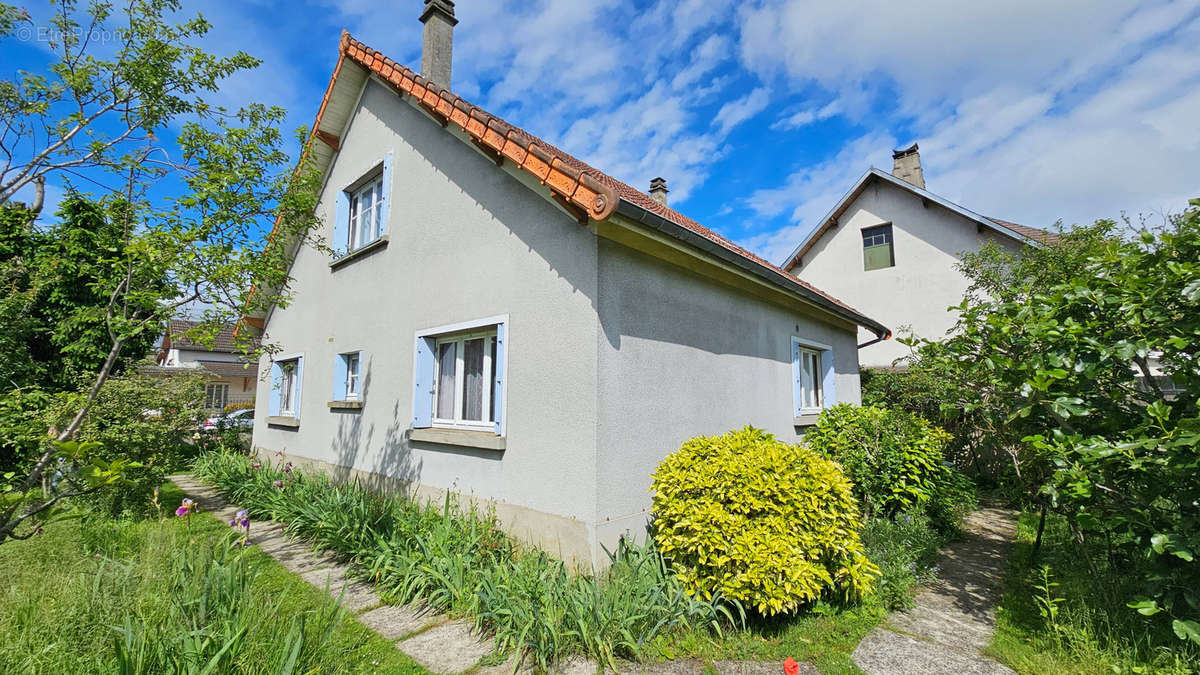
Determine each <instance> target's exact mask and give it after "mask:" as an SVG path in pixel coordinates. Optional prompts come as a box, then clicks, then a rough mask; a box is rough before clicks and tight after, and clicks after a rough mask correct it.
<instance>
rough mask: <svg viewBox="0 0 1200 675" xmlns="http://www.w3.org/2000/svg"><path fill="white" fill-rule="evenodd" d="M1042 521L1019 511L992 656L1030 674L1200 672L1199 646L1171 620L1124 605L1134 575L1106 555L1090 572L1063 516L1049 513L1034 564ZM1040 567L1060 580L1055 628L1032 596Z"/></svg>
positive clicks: (1055, 588) (1053, 595)
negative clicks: (1109, 563)
mask: <svg viewBox="0 0 1200 675" xmlns="http://www.w3.org/2000/svg"><path fill="white" fill-rule="evenodd" d="M1037 523H1038V516H1037V514H1036V513H1023V514H1021V520H1020V524H1019V527H1018V531H1017V543H1016V546H1015V547H1014V548H1013V552H1012V556H1011V558H1010V559H1009V566H1008V572H1007V574H1006V577H1005V586H1004V598H1003V600H1002V601H1001V604H1000V606H999V607H998V608H997V614H996V636H995V638H994V640H993V641H992V644H991V646H990V647H989V649H988V653H989V654H991V655H992V656H995V657H996V658H998V659H999V660H1001V661H1002V662H1004V663H1005V664H1007V665H1008V666H1010V667H1012V668H1013V669H1014V670H1016V671H1017V672H1019V673H1028V674H1029V675H1034V674H1037V675H1042V674H1047V675H1056V674H1059V673H1061V674H1063V675H1066V674H1068V673H1071V674H1075V673H1195V672H1198V671H1200V650H1197V649H1196V648H1195V647H1192V646H1189V643H1186V642H1183V641H1181V640H1179V639H1178V638H1176V637H1175V635H1174V634H1173V633H1172V632H1171V629H1170V628H1169V625H1168V622H1162V623H1157V624H1155V623H1150V622H1148V621H1146V620H1145V619H1143V618H1142V617H1141V616H1139V615H1138V614H1137V613H1136V612H1134V611H1133V610H1132V609H1129V608H1128V607H1126V606H1125V603H1126V602H1128V600H1129V599H1130V598H1131V597H1133V596H1134V595H1136V593H1137V589H1136V588H1134V587H1133V586H1132V585H1131V582H1130V579H1134V578H1136V577H1137V575H1129V574H1125V575H1122V574H1120V573H1119V572H1115V571H1111V570H1109V569H1106V566H1105V565H1104V564H1103V562H1102V560H1101V561H1096V562H1094V564H1096V566H1097V569H1096V571H1095V572H1093V570H1092V569H1091V568H1090V567H1089V566H1088V564H1087V560H1086V558H1085V556H1084V555H1082V552H1081V549H1080V548H1079V546H1078V544H1077V543H1076V542H1075V540H1074V539H1073V538H1072V536H1071V533H1070V531H1069V528H1068V527H1067V525H1066V522H1065V521H1064V520H1063V519H1062V518H1056V517H1051V518H1050V519H1048V521H1047V524H1046V532H1045V534H1044V535H1043V540H1042V551H1041V553H1040V554H1039V558H1038V561H1037V564H1036V565H1031V562H1030V556H1031V554H1032V552H1033V542H1034V539H1035V537H1036V534H1037ZM1097 557H1101V556H1097ZM1043 565H1048V566H1049V568H1050V580H1051V581H1052V583H1056V584H1058V585H1057V586H1051V587H1050V593H1051V595H1050V597H1051V598H1053V599H1054V600H1056V601H1058V607H1059V610H1058V617H1057V619H1056V621H1055V624H1056V625H1057V628H1055V627H1053V626H1051V625H1050V623H1049V622H1048V621H1047V620H1046V619H1044V618H1043V616H1042V613H1041V612H1040V611H1039V605H1038V603H1037V601H1036V600H1035V599H1034V598H1035V597H1036V596H1038V595H1039V594H1043V591H1041V590H1040V589H1038V588H1037V586H1042V587H1045V586H1046V584H1045V583H1044V580H1043V578H1042V577H1041V574H1040V571H1039V568H1040V567H1041V566H1043Z"/></svg>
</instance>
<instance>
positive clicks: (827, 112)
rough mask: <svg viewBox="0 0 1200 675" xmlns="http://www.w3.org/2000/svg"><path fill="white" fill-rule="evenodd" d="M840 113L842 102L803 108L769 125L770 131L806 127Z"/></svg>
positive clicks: (837, 101)
mask: <svg viewBox="0 0 1200 675" xmlns="http://www.w3.org/2000/svg"><path fill="white" fill-rule="evenodd" d="M840 112H842V102H841V101H840V100H833V101H830V102H829V103H826V104H825V105H823V106H821V107H820V108H804V109H802V110H797V111H796V112H793V113H789V114H786V115H784V116H783V117H781V118H779V119H778V120H776V121H775V123H774V124H772V125H771V129H773V130H775V131H786V130H788V129H799V128H800V127H806V126H808V125H810V124H812V123H813V122H820V121H823V120H827V119H829V118H830V117H833V116H834V115H837V114H838V113H840Z"/></svg>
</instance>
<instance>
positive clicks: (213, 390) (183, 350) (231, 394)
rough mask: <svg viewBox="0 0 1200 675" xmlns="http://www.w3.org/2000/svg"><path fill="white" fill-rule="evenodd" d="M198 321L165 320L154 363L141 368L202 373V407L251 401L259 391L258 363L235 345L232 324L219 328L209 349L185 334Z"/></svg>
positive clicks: (149, 371) (156, 371) (155, 371)
mask: <svg viewBox="0 0 1200 675" xmlns="http://www.w3.org/2000/svg"><path fill="white" fill-rule="evenodd" d="M198 324H199V322H197V321H186V320H184V319H172V320H171V321H169V322H167V331H166V333H165V334H164V335H163V341H162V345H161V346H160V347H159V350H158V358H157V366H156V367H152V368H143V369H142V371H143V372H145V373H147V374H151V375H172V374H176V373H195V372H200V373H203V374H204V375H205V376H206V377H207V378H208V381H207V383H206V384H205V385H204V407H205V408H206V409H208V410H212V411H219V410H221V409H222V408H224V407H225V406H227V405H229V404H230V403H245V402H249V403H253V402H254V397H255V394H256V393H257V391H258V381H257V380H258V364H257V363H254V362H248V361H247V360H246V359H245V358H244V357H242V356H241V354H240V353H239V352H238V350H237V349H236V346H235V344H234V338H233V331H234V327H233V326H227V327H225V328H223V329H221V332H220V333H218V334H217V336H216V338H215V339H214V340H213V345H212V348H211V349H209V348H208V347H205V346H204V345H202V344H199V343H197V342H195V341H193V340H191V339H190V338H188V337H186V336H185V333H187V332H188V331H189V330H191V329H193V328H195V327H196V326H197V325H198Z"/></svg>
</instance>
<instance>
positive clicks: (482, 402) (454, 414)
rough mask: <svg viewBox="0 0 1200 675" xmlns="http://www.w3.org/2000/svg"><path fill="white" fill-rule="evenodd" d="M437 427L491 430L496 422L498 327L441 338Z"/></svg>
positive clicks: (438, 342) (435, 420)
mask: <svg viewBox="0 0 1200 675" xmlns="http://www.w3.org/2000/svg"><path fill="white" fill-rule="evenodd" d="M435 351H436V354H437V361H436V362H435V367H436V373H435V377H434V382H435V390H434V401H435V402H436V404H435V410H434V419H433V423H434V425H435V426H450V427H480V428H491V427H492V426H493V424H494V422H495V419H496V412H495V401H496V378H495V367H494V364H495V363H496V327H495V326H491V327H489V328H485V329H483V330H479V331H471V332H468V333H463V334H459V335H453V336H448V337H442V338H438V340H437V342H436V347H435Z"/></svg>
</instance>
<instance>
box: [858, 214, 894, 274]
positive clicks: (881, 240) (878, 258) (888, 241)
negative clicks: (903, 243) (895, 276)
mask: <svg viewBox="0 0 1200 675" xmlns="http://www.w3.org/2000/svg"><path fill="white" fill-rule="evenodd" d="M862 238H863V269H864V270H866V271H868V272H870V271H871V270H880V269H883V268H885V267H895V266H896V253H895V251H894V250H893V249H892V224H891V223H887V224H885V225H876V226H875V227H868V228H864V229H863V231H862Z"/></svg>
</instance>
